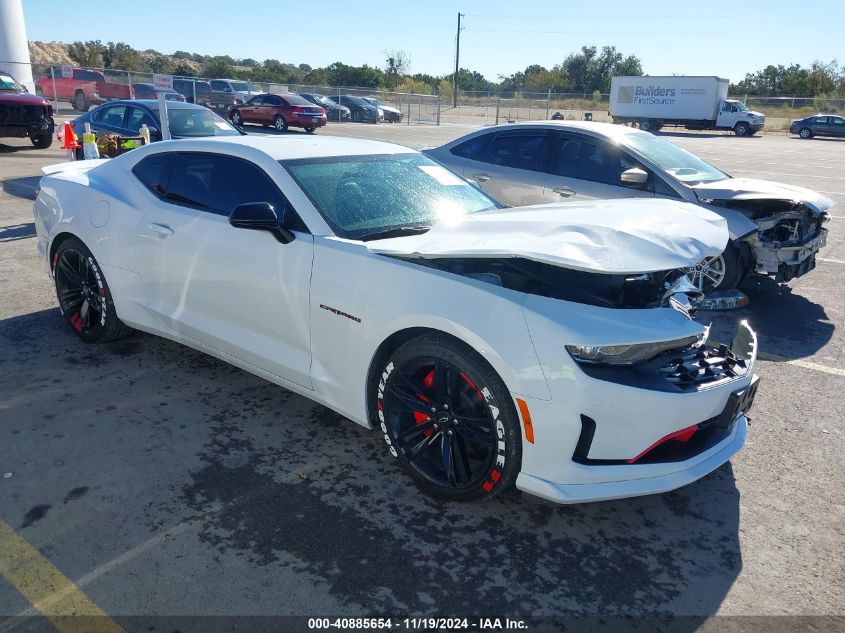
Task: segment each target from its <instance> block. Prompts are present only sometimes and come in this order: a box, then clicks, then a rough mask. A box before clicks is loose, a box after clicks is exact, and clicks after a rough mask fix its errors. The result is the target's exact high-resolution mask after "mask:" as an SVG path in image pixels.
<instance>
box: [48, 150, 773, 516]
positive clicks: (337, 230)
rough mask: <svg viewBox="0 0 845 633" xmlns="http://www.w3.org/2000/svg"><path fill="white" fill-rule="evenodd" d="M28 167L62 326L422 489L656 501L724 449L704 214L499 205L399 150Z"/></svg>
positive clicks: (739, 437) (715, 250)
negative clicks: (356, 440)
mask: <svg viewBox="0 0 845 633" xmlns="http://www.w3.org/2000/svg"><path fill="white" fill-rule="evenodd" d="M45 174H46V175H45V177H43V178H42V179H41V184H40V189H39V192H38V196H37V199H36V201H35V224H36V229H37V233H38V249H39V251H40V252H41V254H42V255H43V256H44V258H45V260H46V261H47V262H48V264H49V270H50V274H51V277H52V279H53V280H54V283H55V287H56V293H57V297H58V301H59V305H60V308H61V311H62V314H63V315H64V318H65V319H66V320H67V322H68V323H69V325H70V327H72V328H73V330H75V331H76V332H77V333H78V335H79V336H80V337H81V338H82V340H84V341H86V342H90V343H94V342H102V341H109V340H113V339H116V338H119V337H121V336H124V335H127V334H129V333H130V332H131V330H132V329H133V328H134V329H138V330H143V331H146V332H151V333H154V334H157V335H160V336H164V337H167V338H169V339H172V340H174V341H178V342H180V343H183V344H185V345H189V346H190V347H193V348H196V349H198V350H202V351H203V352H206V353H208V354H211V355H213V356H216V357H218V358H220V359H223V360H225V361H227V362H229V363H232V364H233V365H236V366H238V367H241V368H243V369H245V370H247V371H249V372H252V373H254V374H256V375H258V376H261V377H263V378H266V379H267V380H270V381H272V382H274V383H276V384H279V385H281V386H283V387H285V388H287V389H290V390H292V391H295V392H297V393H300V394H303V395H305V396H307V397H308V398H311V399H313V400H315V401H317V402H319V403H321V404H323V405H326V406H327V407H330V408H332V409H334V410H336V411H338V412H339V413H341V414H343V415H344V416H347V417H349V418H351V419H352V420H354V421H355V422H357V423H359V424H361V425H364V426H367V427H373V428H376V429H379V432H380V433H381V434H383V436H384V441H385V442H386V448H387V450H388V451H389V452H390V454H391V455H393V456H394V457H395V458H396V459H397V461H398V462H399V464H400V465H401V467H402V468H403V469H404V470H405V471H406V472H407V473H408V474H409V475H410V476H411V477H413V478H414V479H415V480H416V481H417V482H418V483H419V484H420V485H421V486H422V487H423V488H424V489H425V490H427V491H429V492H432V493H434V494H439V495H441V496H445V497H448V498H452V499H471V498H475V497H485V496H490V495H495V494H496V493H499V492H501V491H503V490H505V489H507V488H509V487H511V486H512V485H514V484H515V485H516V487H517V488H519V489H521V490H523V491H526V492H528V493H531V494H534V495H538V496H540V497H544V498H546V499H550V500H554V501H558V502H562V503H572V502H581V501H596V500H600V499H611V498H619V497H627V496H634V495H642V494H650V493H656V492H662V491H667V490H671V489H674V488H677V487H679V486H682V485H684V484H687V483H689V482H692V481H694V480H696V479H698V478H700V477H702V476H704V475H706V474H707V473H709V472H711V471H712V470H714V469H715V468H717V467H718V466H720V465H721V464H723V463H724V462H726V461H727V460H728V459H729V458H730V457H731V456H732V455H733V454H734V453H736V451H738V450H739V449H740V448H741V446H742V444H743V442H744V440H745V435H746V424H747V419H746V412H747V410H748V408H749V407H750V406H751V402H752V400H753V397H754V392H755V390H756V384H757V382H756V377H754V376H753V372H752V369H753V365H754V362H755V357H756V338H755V336H754V334H753V332H752V331H751V330H750V328H748V326H747V325H745V324H742V325H741V326H740V328H739V330H738V333H737V336H736V338H735V339H734V341H733V343H732V344H731V345H729V346H728V345H720V346H715V347H714V346H712V345H708V344H707V334H708V329H707V328H706V327H704V326H702V325H700V324H699V323H696V322H695V321H694V320H692V319H691V318H690V315H689V310H690V308H691V305H690V302H689V296H688V295H687V294H686V293H690V292H694V290H695V289H694V288H692V286H691V285H690V284H689V281H688V280H687V278H686V277H685V276H684V275H683V274H682V273H681V272H680V269H683V268H685V267H688V266H690V265H693V264H695V263H696V262H698V261H700V260H701V259H702V258H704V257H707V256H713V255H718V254H719V253H720V252H721V251H722V250H723V249H724V247H725V244H726V243H727V240H728V231H727V228H726V226H725V221H724V220H723V219H722V218H720V217H718V216H716V215H715V214H712V213H710V212H709V211H706V210H703V209H701V208H698V207H694V206H690V205H686V204H685V203H683V202H678V201H656V200H618V201H593V202H584V203H567V204H558V205H544V206H538V207H525V208H519V209H503V208H500V205H498V204H497V203H496V202H495V201H494V200H493V199H492V198H490V197H489V196H488V195H487V194H485V193H483V192H482V191H480V190H479V189H478V188H477V187H475V186H473V185H471V184H470V183H468V182H467V181H465V180H464V179H462V178H461V177H459V176H457V175H456V174H455V173H454V172H451V171H449V170H447V169H446V168H444V167H442V166H441V165H439V164H437V163H435V162H434V161H432V160H431V159H429V158H427V157H425V156H424V155H422V154H420V153H418V152H415V151H413V150H409V149H407V148H405V147H400V146H398V145H393V144H388V143H381V142H375V141H363V140H357V139H342V138H333V137H320V138H312V137H308V138H304V137H288V138H267V137H263V138H262V137H232V138H226V139H223V138H220V139H197V140H180V141H172V142H161V143H155V144H152V145H150V146H147V147H144V148H141V149H138V150H134V151H132V152H130V153H127V154H125V155H123V156H121V157H119V158H115V159H112V160H99V161H82V162H77V163H68V164H64V165H57V166H54V167H50V168H47V169H45ZM681 207H684V208H681ZM686 207H689V208H686ZM679 218H680V219H679ZM303 449H305V447H303Z"/></svg>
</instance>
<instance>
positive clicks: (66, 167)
mask: <svg viewBox="0 0 845 633" xmlns="http://www.w3.org/2000/svg"><path fill="white" fill-rule="evenodd" d="M108 161H109V159H108V158H98V159H96V160H77V161H70V162H67V163H58V164H56V165H47V166H46V167H42V168H41V173H42V174H44V175H45V176H52V175H53V174H59V173H63V174H84V173H86V172H89V171H91V170H92V169H94V168H95V167H99V166H100V165H102V164H103V163H106V162H108Z"/></svg>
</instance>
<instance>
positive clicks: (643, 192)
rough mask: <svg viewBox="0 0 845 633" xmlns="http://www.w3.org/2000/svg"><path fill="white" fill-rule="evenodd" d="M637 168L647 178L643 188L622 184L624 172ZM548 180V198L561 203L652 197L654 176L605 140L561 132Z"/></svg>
mask: <svg viewBox="0 0 845 633" xmlns="http://www.w3.org/2000/svg"><path fill="white" fill-rule="evenodd" d="M632 168H638V169H642V170H643V171H645V172H646V173H647V175H648V179H647V181H646V182H645V183H642V184H641V185H636V186H635V185H623V184H622V180H621V175H622V172H623V171H626V170H628V169H632ZM548 172H549V173H548V176H547V177H546V185H545V187H546V195H547V196H550V197H551V196H558V198H557V199H558V200H592V199H600V200H603V199H612V198H640V197H653V196H654V185H653V179H654V176H653V174H651V173H649V171H648V170H646V169H645V168H644V167H643V166H642V165H640V164H639V163H638V162H637V161H636V160H634V159H633V158H632V157H630V156H629V155H628V154H627V153H626V152H625V151H624V150H622V149H620V148H619V147H617V146H615V145H611V144H610V143H606V142H605V141H603V140H601V139H598V138H595V137H591V136H586V135H582V134H575V133H569V132H559V133H557V134H556V137H555V138H554V140H553V142H552V148H551V152H550V156H549V163H548Z"/></svg>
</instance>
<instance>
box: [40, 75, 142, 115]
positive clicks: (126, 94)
mask: <svg viewBox="0 0 845 633" xmlns="http://www.w3.org/2000/svg"><path fill="white" fill-rule="evenodd" d="M70 70H71V73H70V75H71V76H70V77H66V76H65V75H66V74H67V72H66V71H65V72H64V73H63V72H62V71H61V70H60V69H56V70H55V71H54V75H55V79H54V78H53V77H52V76H50V77H41V78H39V79H36V81H35V94H37V95H39V96H43V97H45V98H47V99H54V98H55V99H56V100H57V101H67V102H68V103H69V104H70V105H71V106H72V107H73V109H74V110H77V111H79V112H88V108H90V107H91V106H92V105H96V104H98V103H103V102H104V101H111V100H113V99H131V98H132V97H133V95H132V88H131V87H130V86H127V85H125V84H118V83H109V82H108V81H107V80H106V76H105V75H104V74H103V73H101V72H100V71H99V70H90V69H88V68H72V69H70Z"/></svg>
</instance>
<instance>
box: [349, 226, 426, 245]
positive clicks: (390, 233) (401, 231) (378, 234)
mask: <svg viewBox="0 0 845 633" xmlns="http://www.w3.org/2000/svg"><path fill="white" fill-rule="evenodd" d="M429 230H431V227H430V226H397V227H394V228H392V229H384V230H383V231H374V232H372V233H367V234H365V235H361V236H359V237H358V239H359V240H361V241H362V242H369V241H370V240H382V239H386V238H388V237H403V236H405V235H422V234H423V233H428V231H429Z"/></svg>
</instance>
